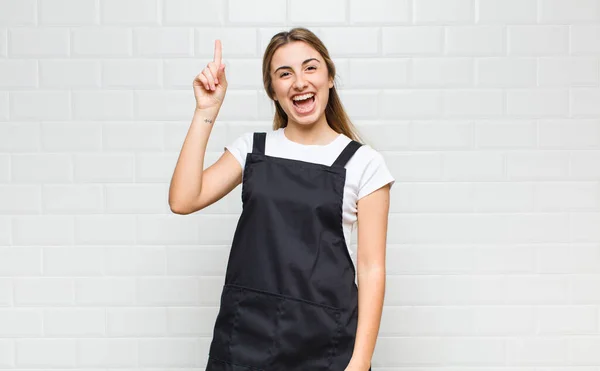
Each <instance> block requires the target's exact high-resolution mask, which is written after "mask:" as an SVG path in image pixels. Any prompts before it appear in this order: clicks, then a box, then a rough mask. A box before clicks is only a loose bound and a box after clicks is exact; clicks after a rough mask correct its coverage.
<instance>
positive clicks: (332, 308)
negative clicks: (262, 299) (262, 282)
mask: <svg viewBox="0 0 600 371" xmlns="http://www.w3.org/2000/svg"><path fill="white" fill-rule="evenodd" d="M225 286H226V287H227V286H229V287H233V288H237V289H242V290H248V291H254V292H258V293H261V294H265V295H271V296H276V297H279V298H282V299H284V300H285V299H288V300H294V301H299V302H302V303H306V304H309V305H314V306H318V307H321V308H324V309H329V310H332V311H335V312H337V313H339V312H341V311H342V310H343V309H342V308H337V307H333V306H331V305H327V304H322V303H317V302H316V301H311V300H306V299H301V298H295V297H293V296H288V295H283V294H278V293H275V292H270V291H265V290H261V289H255V288H252V287H246V286H242V285H238V284H235V283H227V284H225Z"/></svg>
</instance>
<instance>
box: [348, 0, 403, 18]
mask: <svg viewBox="0 0 600 371" xmlns="http://www.w3.org/2000/svg"><path fill="white" fill-rule="evenodd" d="M411 18H412V17H411V12H410V1H409V0H371V1H369V2H365V1H362V0H350V22H352V23H408V22H410V21H411Z"/></svg>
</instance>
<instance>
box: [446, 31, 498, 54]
mask: <svg viewBox="0 0 600 371" xmlns="http://www.w3.org/2000/svg"><path fill="white" fill-rule="evenodd" d="M504 38H505V36H504V29H503V27H500V26H448V27H446V33H445V40H444V42H445V51H446V53H447V54H448V55H456V56H458V55H468V56H498V55H502V54H504Z"/></svg>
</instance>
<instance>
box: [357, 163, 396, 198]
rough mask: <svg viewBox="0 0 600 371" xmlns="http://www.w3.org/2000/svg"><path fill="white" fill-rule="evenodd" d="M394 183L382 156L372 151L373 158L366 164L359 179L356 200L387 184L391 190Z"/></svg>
mask: <svg viewBox="0 0 600 371" xmlns="http://www.w3.org/2000/svg"><path fill="white" fill-rule="evenodd" d="M394 182H395V180H394V177H393V176H392V174H391V173H390V170H389V169H388V167H387V165H386V163H385V159H384V158H383V156H382V155H381V154H380V153H379V152H376V151H373V157H372V158H371V160H370V161H369V162H368V163H367V165H366V167H365V170H364V172H363V174H362V176H361V178H360V182H359V188H358V198H357V199H358V200H360V199H361V198H363V197H364V196H366V195H368V194H370V193H372V192H374V191H376V190H378V189H379V188H381V187H383V186H384V185H386V184H388V183H389V184H390V188H391V187H392V185H393V184H394Z"/></svg>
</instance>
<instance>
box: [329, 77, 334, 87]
mask: <svg viewBox="0 0 600 371" xmlns="http://www.w3.org/2000/svg"><path fill="white" fill-rule="evenodd" d="M331 88H333V80H331V79H330V80H329V89H331Z"/></svg>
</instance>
